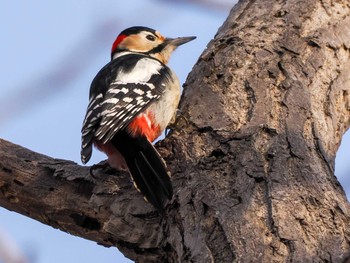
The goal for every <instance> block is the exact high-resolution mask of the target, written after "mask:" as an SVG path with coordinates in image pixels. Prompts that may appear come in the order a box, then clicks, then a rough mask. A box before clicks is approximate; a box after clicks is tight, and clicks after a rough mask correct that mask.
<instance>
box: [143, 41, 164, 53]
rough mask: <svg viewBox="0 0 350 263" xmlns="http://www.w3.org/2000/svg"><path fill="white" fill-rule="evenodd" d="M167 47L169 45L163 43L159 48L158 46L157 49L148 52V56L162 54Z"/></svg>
mask: <svg viewBox="0 0 350 263" xmlns="http://www.w3.org/2000/svg"><path fill="white" fill-rule="evenodd" d="M166 45H167V43H165V42H163V43H161V44H159V45H158V46H156V47H155V48H153V49H151V50H150V51H148V52H147V53H146V54H156V53H160V52H162V50H163V49H164V48H165V46H166Z"/></svg>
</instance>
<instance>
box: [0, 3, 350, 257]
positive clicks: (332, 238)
mask: <svg viewBox="0 0 350 263" xmlns="http://www.w3.org/2000/svg"><path fill="white" fill-rule="evenodd" d="M349 32H350V5H349V2H348V1H345V0H343V1H341V0H339V1H331V0H329V1H328V0H321V1H316V0H309V1H297V0H288V1H272V0H261V1H248V0H246V1H241V2H239V4H237V5H236V6H235V7H234V8H233V9H232V11H231V13H230V15H229V17H228V19H227V21H226V22H225V23H224V24H223V26H222V27H221V28H220V29H219V32H218V34H217V35H216V37H215V39H214V40H213V41H211V42H210V43H209V45H208V48H207V50H205V51H204V53H203V54H202V56H201V57H200V59H199V61H198V62H197V64H196V66H195V67H194V69H193V71H192V72H191V74H190V75H189V77H188V79H187V82H186V85H185V89H184V94H183V98H182V101H181V105H180V108H181V111H182V114H183V115H184V116H185V117H186V118H187V121H188V123H187V124H186V123H185V122H183V123H181V121H180V123H178V126H177V127H176V129H175V130H174V131H173V132H172V133H171V134H170V135H169V136H168V137H167V138H166V139H165V140H163V141H162V142H160V143H159V144H158V150H159V151H160V152H161V153H162V155H163V156H164V157H165V159H166V161H167V163H168V166H169V167H170V169H171V171H172V174H173V176H172V178H173V185H174V189H175V197H174V198H173V200H172V201H171V203H170V204H169V206H168V207H167V210H166V212H165V213H164V214H163V215H160V214H159V213H157V212H155V211H154V210H153V208H152V207H151V206H150V205H149V204H147V203H145V202H144V201H143V199H142V197H141V195H140V194H139V193H137V191H136V190H135V189H134V188H133V187H132V184H131V183H130V180H129V177H128V176H127V175H125V174H120V175H118V176H113V175H112V174H111V172H109V171H100V173H99V174H98V176H97V178H92V177H91V176H89V173H88V168H86V167H81V166H79V165H77V164H75V163H72V162H69V161H62V160H55V159H52V158H50V157H46V156H42V155H40V154H36V153H33V152H30V151H29V150H26V149H23V148H21V147H19V146H15V145H12V144H10V143H8V142H5V141H0V156H1V160H0V168H1V169H0V205H1V206H3V207H6V208H8V209H11V210H14V211H17V212H20V213H22V214H25V215H28V216H30V217H32V218H35V219H37V220H39V221H42V222H44V223H46V224H49V225H52V226H54V227H57V228H60V229H61V230H63V231H67V232H69V233H72V234H75V235H79V236H82V237H84V238H88V239H91V240H95V241H97V242H98V243H100V244H102V245H105V246H117V247H118V248H119V249H120V250H121V251H122V252H123V253H124V254H125V255H126V256H128V257H130V258H131V259H134V260H136V261H137V262H342V261H343V260H344V258H345V256H346V253H347V251H348V250H350V248H349V246H350V207H349V204H348V202H347V200H346V197H345V194H344V192H343V189H342V187H341V186H340V185H339V183H338V181H337V180H336V178H335V176H334V159H335V154H336V151H337V149H338V146H339V144H340V141H341V137H342V135H343V133H344V132H345V131H346V130H347V129H348V127H349V124H350V95H349V92H350V91H349V87H350V57H349V55H350V52H349V51H350V50H349V48H350V34H349Z"/></svg>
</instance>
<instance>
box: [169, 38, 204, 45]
mask: <svg viewBox="0 0 350 263" xmlns="http://www.w3.org/2000/svg"><path fill="white" fill-rule="evenodd" d="M196 38H197V37H178V38H166V39H165V42H166V43H167V45H172V46H175V47H178V46H181V45H182V44H185V43H187V42H190V41H192V40H193V39H196Z"/></svg>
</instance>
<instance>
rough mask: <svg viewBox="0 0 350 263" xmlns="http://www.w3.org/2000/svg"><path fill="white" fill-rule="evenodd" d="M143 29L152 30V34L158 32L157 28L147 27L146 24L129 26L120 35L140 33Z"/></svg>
mask: <svg viewBox="0 0 350 263" xmlns="http://www.w3.org/2000/svg"><path fill="white" fill-rule="evenodd" d="M141 31H148V32H151V33H152V34H154V35H155V34H156V30H154V29H152V28H149V27H145V26H133V27H129V28H127V29H125V30H123V31H122V32H121V33H120V34H119V35H126V36H129V35H134V34H138V33H140V32H141Z"/></svg>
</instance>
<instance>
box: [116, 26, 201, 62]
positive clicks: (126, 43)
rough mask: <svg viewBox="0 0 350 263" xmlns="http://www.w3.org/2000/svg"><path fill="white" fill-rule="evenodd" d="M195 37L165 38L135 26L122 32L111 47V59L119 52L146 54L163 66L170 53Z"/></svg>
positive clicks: (149, 29)
mask: <svg viewBox="0 0 350 263" xmlns="http://www.w3.org/2000/svg"><path fill="white" fill-rule="evenodd" d="M195 38H196V37H178V38H166V37H164V36H162V35H161V34H160V33H159V32H158V31H156V30H154V29H151V28H148V27H141V26H135V27H130V28H127V29H125V30H124V31H122V32H121V33H120V34H119V36H118V37H117V39H116V40H115V41H114V43H113V46H112V53H111V57H112V59H113V58H115V57H116V56H118V54H119V53H120V52H123V51H130V52H138V53H143V54H147V55H149V56H151V57H154V58H156V59H158V60H160V61H161V62H163V63H164V64H166V63H167V62H168V61H169V58H170V55H171V53H172V52H173V51H174V50H175V49H176V48H177V47H178V46H180V45H182V44H185V43H187V42H189V41H191V40H193V39H195Z"/></svg>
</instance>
